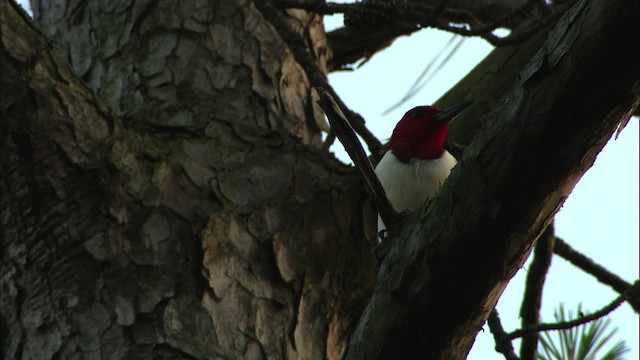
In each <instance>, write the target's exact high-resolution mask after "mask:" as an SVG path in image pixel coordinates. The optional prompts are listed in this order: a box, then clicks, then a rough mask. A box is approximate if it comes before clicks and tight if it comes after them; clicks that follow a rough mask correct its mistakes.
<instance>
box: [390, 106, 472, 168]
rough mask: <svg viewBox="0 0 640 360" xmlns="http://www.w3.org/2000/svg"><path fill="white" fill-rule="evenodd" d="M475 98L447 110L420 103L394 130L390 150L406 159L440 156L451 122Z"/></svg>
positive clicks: (398, 156)
mask: <svg viewBox="0 0 640 360" xmlns="http://www.w3.org/2000/svg"><path fill="white" fill-rule="evenodd" d="M471 102H472V101H465V102H463V103H461V104H459V105H455V106H452V107H450V108H446V109H444V110H441V109H440V108H438V107H435V106H418V107H415V108H413V109H411V110H409V111H407V113H406V114H404V116H403V117H402V120H400V121H399V122H398V124H397V125H396V128H395V129H394V130H393V134H392V135H391V140H390V141H389V150H391V151H393V153H394V154H395V156H396V157H397V158H398V159H399V160H400V161H404V162H406V161H409V160H411V159H438V158H440V157H441V156H442V154H443V153H444V139H445V137H446V136H447V131H448V130H449V122H450V121H451V120H452V119H453V118H454V117H456V115H458V114H459V113H460V112H461V111H462V110H464V109H465V108H466V107H467V106H469V105H470V104H471Z"/></svg>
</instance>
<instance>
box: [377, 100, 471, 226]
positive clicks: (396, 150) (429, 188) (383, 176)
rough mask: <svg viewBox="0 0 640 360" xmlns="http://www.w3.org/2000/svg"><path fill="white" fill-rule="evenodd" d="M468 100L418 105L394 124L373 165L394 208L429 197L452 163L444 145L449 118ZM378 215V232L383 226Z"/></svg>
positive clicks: (414, 206) (401, 208)
mask: <svg viewBox="0 0 640 360" xmlns="http://www.w3.org/2000/svg"><path fill="white" fill-rule="evenodd" d="M469 104H471V101H467V102H465V103H462V104H459V105H456V106H452V107H450V108H447V109H444V110H441V109H440V108H437V107H435V106H418V107H415V108H413V109H411V110H409V111H408V112H407V113H406V114H405V115H404V116H403V117H402V120H400V122H398V124H397V125H396V128H395V129H394V130H393V134H392V135H391V140H390V141H389V148H388V150H387V153H386V154H384V156H383V157H382V160H380V162H379V163H378V165H377V166H376V169H375V170H376V175H378V178H379V179H380V183H381V184H382V187H383V188H384V190H385V192H386V193H387V197H388V198H389V201H390V202H391V205H393V207H394V208H395V209H396V211H398V212H402V211H414V210H417V209H419V208H420V206H422V205H423V204H424V203H425V201H426V200H427V199H428V198H430V197H432V196H433V195H434V194H435V193H436V191H438V189H439V188H440V185H442V183H443V182H444V180H445V179H446V178H447V176H449V173H450V172H451V169H452V168H453V167H454V166H455V165H456V162H457V161H456V158H454V157H453V155H451V154H449V152H448V151H447V150H445V148H444V139H445V137H446V136H447V131H448V129H449V122H451V120H453V118H454V117H455V116H456V115H458V114H459V113H460V112H461V111H462V110H464V109H465V108H466V107H467V106H469ZM385 228H386V227H385V224H384V223H383V222H382V219H381V218H380V217H378V233H380V232H381V231H383V230H384V229H385Z"/></svg>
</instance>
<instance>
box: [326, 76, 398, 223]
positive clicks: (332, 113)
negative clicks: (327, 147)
mask: <svg viewBox="0 0 640 360" xmlns="http://www.w3.org/2000/svg"><path fill="white" fill-rule="evenodd" d="M317 90H318V95H319V96H320V99H319V100H318V104H319V105H320V107H321V108H322V110H324V113H325V114H326V115H327V118H328V119H329V123H330V124H331V128H332V129H333V131H334V132H335V134H336V136H337V137H338V139H339V140H340V142H341V143H342V145H344V148H345V150H346V151H347V153H348V154H349V157H351V160H353V163H354V164H355V165H356V167H357V168H358V170H360V174H361V175H362V178H363V180H364V182H365V184H367V188H368V189H369V192H370V193H371V196H372V197H373V201H374V202H375V203H376V208H377V209H378V214H379V215H380V217H381V218H382V221H384V223H385V224H393V222H394V221H395V219H396V218H397V217H398V214H397V213H396V211H395V210H394V208H393V206H391V203H390V202H389V199H388V198H387V195H386V194H385V191H384V188H383V187H382V184H380V180H379V179H378V177H377V176H376V174H375V172H374V170H373V166H372V165H371V162H370V161H369V158H368V157H367V154H366V153H365V152H364V149H363V148H362V145H361V144H360V141H358V137H357V136H356V133H355V132H354V131H353V128H352V127H351V125H350V122H349V120H347V118H346V117H345V115H344V113H343V112H342V110H341V109H340V106H339V105H338V104H337V103H336V101H335V100H334V99H333V97H332V96H331V94H330V93H329V92H328V91H327V90H326V89H324V88H321V87H319V88H317Z"/></svg>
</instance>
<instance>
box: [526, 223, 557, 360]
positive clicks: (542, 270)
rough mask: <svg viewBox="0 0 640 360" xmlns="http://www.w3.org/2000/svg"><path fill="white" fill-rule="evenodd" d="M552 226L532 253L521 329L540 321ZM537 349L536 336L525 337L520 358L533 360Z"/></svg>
mask: <svg viewBox="0 0 640 360" xmlns="http://www.w3.org/2000/svg"><path fill="white" fill-rule="evenodd" d="M553 240H554V225H553V223H551V224H549V226H547V228H546V229H545V230H544V232H543V233H542V236H540V238H539V239H538V242H537V243H536V247H535V249H534V253H533V261H532V262H531V266H530V268H529V272H528V273H527V281H526V286H525V291H524V297H523V301H522V306H521V308H520V318H521V319H522V327H523V328H528V327H531V326H534V325H535V324H537V323H538V321H540V308H541V305H542V290H543V287H544V280H545V278H546V276H547V272H548V271H549V266H551V257H552V256H553ZM537 349H538V334H537V333H533V334H529V335H525V336H524V337H523V338H522V344H521V345H520V357H521V358H522V359H523V360H535V359H536V358H537V356H536V353H537Z"/></svg>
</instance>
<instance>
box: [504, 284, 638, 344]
mask: <svg viewBox="0 0 640 360" xmlns="http://www.w3.org/2000/svg"><path fill="white" fill-rule="evenodd" d="M627 296H628V294H627V292H625V293H624V294H622V295H620V296H618V297H617V298H615V299H614V300H613V301H612V302H611V303H609V304H607V305H606V306H605V307H603V308H602V309H600V310H598V311H596V312H593V313H591V314H587V315H584V316H581V317H580V318H578V319H574V320H570V321H562V322H557V323H540V324H536V325H534V326H531V327H528V328H525V329H518V330H516V331H513V332H510V333H508V334H507V335H506V337H505V338H504V339H503V341H511V340H513V339H517V338H519V337H523V336H525V335H528V334H533V333H538V332H541V331H551V330H566V329H571V328H573V327H576V326H580V325H583V324H586V323H588V322H591V321H594V320H597V319H600V318H602V317H604V316H607V315H608V314H609V313H610V312H612V311H613V310H615V309H616V308H617V307H618V306H620V305H621V304H622V303H623V302H624V301H625V300H626V298H627Z"/></svg>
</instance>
